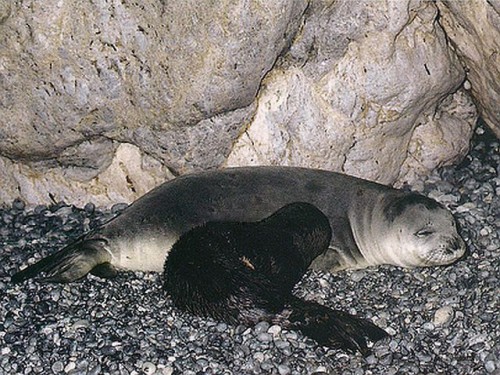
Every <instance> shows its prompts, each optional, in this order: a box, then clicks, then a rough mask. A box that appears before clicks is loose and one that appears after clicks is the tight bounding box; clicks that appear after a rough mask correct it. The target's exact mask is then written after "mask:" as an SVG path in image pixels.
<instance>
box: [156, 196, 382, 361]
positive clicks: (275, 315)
mask: <svg viewBox="0 0 500 375" xmlns="http://www.w3.org/2000/svg"><path fill="white" fill-rule="evenodd" d="M330 239H331V229H330V224H329V221H328V218H327V217H326V216H325V215H324V214H323V213H322V212H321V211H320V210H318V209H317V208H316V207H314V206H312V205H311V204H308V203H292V204H290V205H287V206H285V207H283V208H282V209H280V210H278V211H277V212H276V213H274V214H273V215H271V216H269V217H268V218H266V219H264V220H261V221H259V222H253V223H240V222H209V223H207V224H205V225H203V226H200V227H197V228H194V229H192V230H190V231H189V232H187V233H186V234H183V235H182V236H181V238H180V239H179V240H178V241H177V242H176V243H175V244H174V245H173V247H172V250H171V252H170V254H169V256H168V258H167V261H166V262H165V272H164V287H165V289H166V290H167V291H168V293H169V294H170V296H171V297H172V300H173V302H174V304H175V305H176V306H177V307H179V308H181V309H183V310H187V311H189V312H191V313H193V314H197V315H202V316H210V317H212V318H214V319H216V320H223V321H225V322H227V323H230V324H233V325H237V324H244V325H250V324H255V323H257V322H259V321H261V320H267V321H271V322H276V323H279V324H281V325H283V326H285V327H287V328H291V329H298V330H300V331H302V332H303V333H304V334H305V335H307V336H309V337H311V338H313V339H314V340H316V341H317V342H318V343H320V344H322V345H325V346H330V347H333V348H341V349H344V350H346V351H349V352H355V351H360V352H361V353H363V354H365V355H366V354H367V353H368V352H369V350H368V347H367V343H366V338H368V339H369V340H371V341H377V340H379V339H381V338H383V337H385V336H386V335H387V334H386V332H385V331H383V330H382V329H380V328H378V327H377V326H375V325H373V324H372V323H370V322H368V321H366V320H362V319H359V318H357V317H355V316H352V315H349V314H347V313H344V312H341V311H334V310H331V309H329V308H327V307H325V306H322V305H320V304H317V303H315V302H312V301H303V300H301V299H299V298H297V297H295V296H293V295H292V288H293V287H294V285H295V284H296V283H297V282H298V281H299V280H300V278H301V277H302V276H303V275H304V273H305V272H306V270H307V269H308V267H309V266H310V264H311V262H312V260H313V259H314V258H316V257H317V256H318V255H320V254H322V253H324V252H325V251H327V249H328V245H329V243H330Z"/></svg>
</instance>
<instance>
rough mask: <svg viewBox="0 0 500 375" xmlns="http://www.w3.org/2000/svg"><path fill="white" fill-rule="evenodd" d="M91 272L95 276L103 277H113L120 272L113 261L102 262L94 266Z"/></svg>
mask: <svg viewBox="0 0 500 375" xmlns="http://www.w3.org/2000/svg"><path fill="white" fill-rule="evenodd" d="M90 273H91V274H92V275H94V276H98V277H102V278H103V279H111V278H113V277H115V276H116V275H117V274H118V270H117V269H116V267H115V266H113V265H112V264H111V263H109V262H106V263H101V264H98V265H97V266H95V267H94V268H92V270H91V271H90Z"/></svg>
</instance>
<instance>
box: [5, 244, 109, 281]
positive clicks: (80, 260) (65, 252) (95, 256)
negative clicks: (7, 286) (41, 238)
mask: <svg viewBox="0 0 500 375" xmlns="http://www.w3.org/2000/svg"><path fill="white" fill-rule="evenodd" d="M105 245H106V241H105V240H103V239H87V240H86V239H78V240H77V241H76V242H74V243H72V244H70V245H68V246H66V247H65V248H63V249H62V250H60V251H58V252H57V253H55V254H52V255H49V256H48V257H46V258H43V259H41V260H40V261H39V262H37V263H35V264H33V265H31V266H28V267H27V268H25V269H24V270H22V271H19V272H18V273H16V274H15V275H13V276H12V278H11V280H12V282H15V283H18V282H21V281H24V280H27V279H31V278H35V277H36V278H39V279H40V280H42V281H48V282H71V281H75V280H78V279H81V278H82V277H84V276H85V275H86V274H88V273H89V272H91V271H94V270H95V273H96V274H97V275H99V276H107V277H110V276H114V274H116V270H114V268H113V267H112V266H111V264H109V262H110V261H111V253H110V252H109V251H107V250H106V249H105ZM106 263H107V264H108V265H109V266H103V265H105V264H106ZM103 267H104V268H103ZM113 272H114V273H113ZM42 273H44V274H45V276H41V274H42Z"/></svg>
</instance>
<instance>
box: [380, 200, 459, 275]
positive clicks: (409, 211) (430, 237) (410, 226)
mask: <svg viewBox="0 0 500 375" xmlns="http://www.w3.org/2000/svg"><path fill="white" fill-rule="evenodd" d="M383 223H384V224H385V225H386V226H387V227H390V228H392V229H393V230H391V231H390V232H389V235H387V236H385V237H384V239H383V240H382V241H381V242H382V244H383V245H382V246H384V247H385V248H386V249H388V250H387V252H388V253H389V254H388V256H392V257H397V258H399V259H400V260H401V265H402V266H404V267H421V266H441V265H447V264H450V263H453V262H454V261H456V260H457V259H459V258H461V257H462V256H463V255H464V253H465V242H464V241H463V239H462V238H461V237H460V235H459V234H458V229H457V223H456V221H455V218H454V217H453V215H452V214H451V212H450V211H448V210H447V209H446V208H445V207H444V206H443V205H441V204H440V203H438V202H436V201H434V200H432V199H430V198H427V197H425V196H423V195H420V194H408V195H404V196H402V197H399V198H397V199H395V200H393V201H392V202H390V203H389V204H388V205H387V206H386V207H385V208H384V217H383ZM403 247H404V249H405V250H404V256H402V255H401V254H402V252H401V249H402V248H403ZM398 248H399V250H398Z"/></svg>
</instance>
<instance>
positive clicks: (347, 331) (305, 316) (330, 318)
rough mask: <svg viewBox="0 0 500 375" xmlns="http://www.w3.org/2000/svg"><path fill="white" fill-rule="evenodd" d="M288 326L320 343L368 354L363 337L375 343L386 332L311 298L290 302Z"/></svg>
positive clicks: (385, 334) (296, 299) (385, 335)
mask: <svg viewBox="0 0 500 375" xmlns="http://www.w3.org/2000/svg"><path fill="white" fill-rule="evenodd" d="M288 319H289V321H290V323H291V326H290V328H295V329H298V330H300V331H301V332H302V333H303V334H304V335H306V336H308V337H310V338H312V339H314V340H316V341H317V342H318V343H319V344H321V345H325V346H329V347H331V348H339V349H343V350H345V351H347V352H351V353H354V352H356V351H359V352H361V354H363V355H365V356H366V355H368V354H369V353H370V349H368V346H367V342H366V340H367V339H368V340H370V341H372V342H376V341H378V340H381V339H383V338H384V337H387V336H388V334H387V332H385V331H384V330H383V329H381V328H379V327H377V326H376V325H375V324H373V323H371V322H369V321H368V320H364V319H361V318H358V317H356V316H354V315H350V314H347V313H345V312H342V311H337V310H332V309H329V308H328V307H326V306H322V305H320V304H318V303H316V302H312V301H302V300H300V299H298V298H294V299H293V300H292V301H291V314H290V316H289V317H288Z"/></svg>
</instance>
